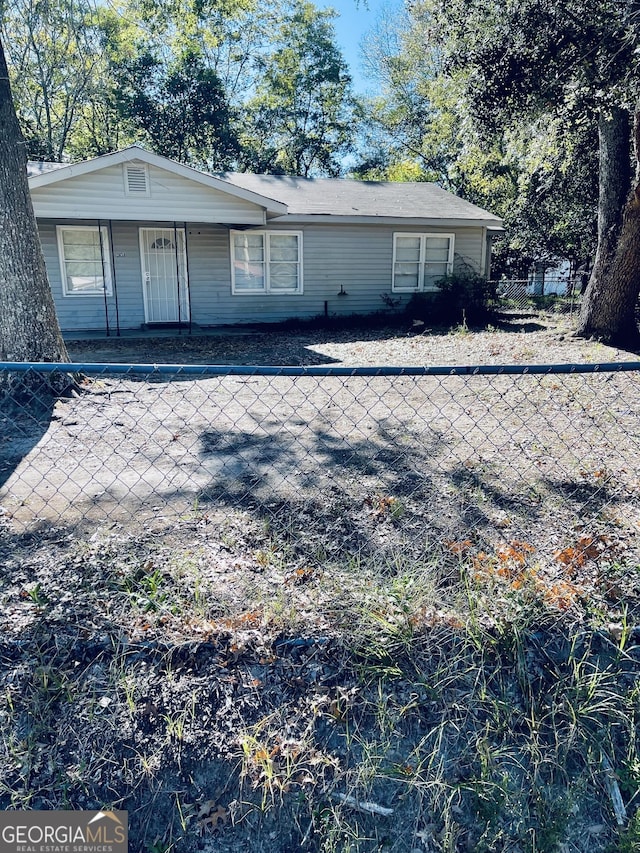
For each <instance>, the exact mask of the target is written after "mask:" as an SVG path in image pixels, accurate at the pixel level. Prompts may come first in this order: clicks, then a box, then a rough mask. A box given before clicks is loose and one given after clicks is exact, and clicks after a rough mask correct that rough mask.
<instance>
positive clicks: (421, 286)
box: [393, 233, 454, 292]
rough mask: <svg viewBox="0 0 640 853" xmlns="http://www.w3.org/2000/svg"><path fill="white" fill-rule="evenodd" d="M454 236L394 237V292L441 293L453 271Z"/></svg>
mask: <svg viewBox="0 0 640 853" xmlns="http://www.w3.org/2000/svg"><path fill="white" fill-rule="evenodd" d="M453 243H454V235H453V234H406V233H404V234H403V233H397V234H394V235H393V290H395V291H401V292H414V291H417V290H437V289H438V286H437V284H436V282H437V281H438V279H440V278H442V277H443V276H445V275H448V274H449V273H450V272H451V270H452V269H453Z"/></svg>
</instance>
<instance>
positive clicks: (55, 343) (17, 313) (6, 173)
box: [0, 43, 69, 361]
mask: <svg viewBox="0 0 640 853" xmlns="http://www.w3.org/2000/svg"><path fill="white" fill-rule="evenodd" d="M68 360H69V357H68V355H67V350H66V347H65V345H64V342H63V340H62V336H61V334H60V328H59V326H58V319H57V317H56V311H55V307H54V304H53V297H52V295H51V290H50V288H49V282H48V279H47V271H46V268H45V265H44V258H43V256H42V249H41V247H40V240H39V237H38V230H37V227H36V220H35V216H34V213H33V207H32V204H31V197H30V195H29V185H28V182H27V158H26V152H25V144H24V140H23V139H22V134H21V132H20V127H19V125H18V120H17V118H16V113H15V109H14V106H13V100H12V98H11V88H10V85H9V75H8V71H7V63H6V61H5V57H4V51H3V49H2V44H1V43H0V361H68Z"/></svg>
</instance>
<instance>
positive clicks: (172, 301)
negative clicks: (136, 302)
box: [140, 228, 189, 323]
mask: <svg viewBox="0 0 640 853" xmlns="http://www.w3.org/2000/svg"><path fill="white" fill-rule="evenodd" d="M176 240H177V245H176ZM140 258H141V261H142V287H143V290H144V314H145V321H146V322H147V323H188V322H189V282H188V280H187V253H186V240H185V234H184V228H178V229H174V228H141V229H140Z"/></svg>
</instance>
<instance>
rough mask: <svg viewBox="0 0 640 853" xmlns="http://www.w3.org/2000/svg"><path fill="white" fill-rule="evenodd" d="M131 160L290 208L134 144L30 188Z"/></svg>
mask: <svg viewBox="0 0 640 853" xmlns="http://www.w3.org/2000/svg"><path fill="white" fill-rule="evenodd" d="M131 160H141V161H142V162H143V163H148V164H149V165H151V166H156V167H157V168H158V169H164V170H165V171H168V172H173V173H174V174H176V175H179V176H181V177H183V178H186V179H187V180H191V181H195V182H196V183H200V184H204V186H207V187H209V188H210V189H216V190H218V191H220V192H224V193H227V195H230V196H233V197H235V198H239V199H242V200H243V201H248V202H250V203H252V204H256V205H258V206H259V207H263V208H264V209H265V210H266V211H267V212H268V213H271V214H273V215H274V216H282V215H283V214H286V212H287V210H288V208H287V205H286V204H283V203H282V202H279V201H275V200H274V199H271V198H267V197H266V196H263V195H260V193H256V192H253V191H252V190H245V189H244V188H242V187H237V186H235V185H234V184H231V183H229V182H228V181H223V180H221V179H220V178H216V177H214V176H213V175H208V174H206V173H205V172H200V171H198V170H197V169H193V168H192V167H191V166H184V165H182V163H176V162H175V161H174V160H169V159H168V158H166V157H161V156H160V155H159V154H153V153H152V152H151V151H147V150H146V149H144V148H141V147H140V146H139V145H130V146H129V147H128V148H123V149H121V150H120V151H114V152H113V153H112V154H103V155H101V156H100V157H94V158H93V159H92V160H83V161H81V162H80V163H70V164H69V165H68V166H61V167H60V168H59V169H53V170H52V171H50V172H44V173H43V174H40V175H33V176H32V177H30V178H29V179H28V180H29V188H30V189H39V188H40V187H45V186H49V185H50V184H55V183H59V182H61V181H65V180H67V179H68V178H77V177H81V176H82V175H88V174H90V173H91V172H96V171H99V170H101V169H106V168H107V167H108V166H115V165H117V164H118V163H126V162H128V161H131Z"/></svg>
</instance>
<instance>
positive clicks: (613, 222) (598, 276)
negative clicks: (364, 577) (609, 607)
mask: <svg viewBox="0 0 640 853" xmlns="http://www.w3.org/2000/svg"><path fill="white" fill-rule="evenodd" d="M598 141H599V163H600V170H599V188H600V189H599V198H598V248H597V251H596V258H595V262H594V265H593V270H592V271H591V277H590V279H589V284H588V286H587V289H586V292H585V294H584V297H583V300H582V310H581V312H580V321H579V324H578V334H579V335H583V336H585V337H596V338H600V339H602V340H606V341H610V342H614V341H619V340H621V338H620V335H621V334H622V328H621V326H620V323H621V322H623V321H622V320H621V315H624V314H625V312H626V313H628V314H629V315H632V314H633V310H634V304H635V303H634V304H631V303H629V302H628V301H626V300H628V299H629V295H628V294H627V293H626V292H625V291H620V292H618V291H616V290H615V289H614V288H613V285H612V279H611V271H612V265H613V264H614V261H615V258H616V253H617V250H618V247H619V241H620V238H621V229H622V221H623V211H624V209H625V202H626V199H627V195H628V193H629V185H630V183H631V158H630V150H629V144H630V127H629V114H628V112H627V111H626V110H623V109H620V108H619V107H614V108H613V109H612V111H611V113H610V114H609V115H606V114H604V113H600V116H599V119H598ZM623 325H625V326H626V322H623ZM627 332H628V329H625V334H626V333H627Z"/></svg>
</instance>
